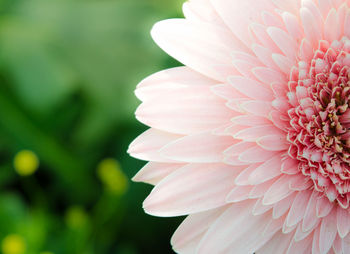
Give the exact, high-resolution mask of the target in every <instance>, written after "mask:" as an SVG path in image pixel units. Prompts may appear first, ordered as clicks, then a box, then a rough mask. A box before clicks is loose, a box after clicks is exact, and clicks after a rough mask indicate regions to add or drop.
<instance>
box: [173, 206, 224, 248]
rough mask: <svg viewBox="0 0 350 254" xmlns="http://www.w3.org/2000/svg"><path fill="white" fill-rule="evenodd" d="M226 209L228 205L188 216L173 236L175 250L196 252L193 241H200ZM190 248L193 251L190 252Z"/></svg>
mask: <svg viewBox="0 0 350 254" xmlns="http://www.w3.org/2000/svg"><path fill="white" fill-rule="evenodd" d="M226 209H227V206H224V207H220V208H217V209H213V210H210V211H206V212H202V213H197V214H191V215H189V216H187V218H186V219H185V220H184V221H183V222H182V223H181V225H180V226H179V227H178V228H177V230H176V231H175V233H174V235H173V236H172V238H171V245H172V246H173V248H174V250H175V251H177V252H181V253H193V252H195V248H196V245H194V244H193V242H197V243H199V241H200V239H201V238H202V237H203V235H204V233H205V232H206V231H207V230H208V229H209V227H210V225H212V224H213V223H214V222H215V220H216V219H217V218H218V217H219V216H220V215H221V214H222V213H223V212H224V211H225V210H226ZM193 245H194V247H193ZM189 250H192V251H191V252H190V251H189Z"/></svg>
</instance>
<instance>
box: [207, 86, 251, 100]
mask: <svg viewBox="0 0 350 254" xmlns="http://www.w3.org/2000/svg"><path fill="white" fill-rule="evenodd" d="M211 90H212V92H213V93H214V94H216V95H217V96H220V97H221V98H223V99H225V100H233V99H237V98H244V97H245V96H244V95H242V94H241V93H239V92H238V91H237V90H236V89H235V88H233V87H232V86H231V85H229V84H220V85H215V86H212V87H211Z"/></svg>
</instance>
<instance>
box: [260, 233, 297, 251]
mask: <svg viewBox="0 0 350 254" xmlns="http://www.w3.org/2000/svg"><path fill="white" fill-rule="evenodd" d="M292 237H293V234H292V233H290V234H283V233H282V232H277V233H276V234H275V235H274V236H273V237H272V239H270V241H268V242H267V243H266V244H265V245H264V246H263V247H262V248H260V249H259V250H258V251H256V254H272V253H285V252H286V251H287V248H288V247H289V244H290V242H291V240H292Z"/></svg>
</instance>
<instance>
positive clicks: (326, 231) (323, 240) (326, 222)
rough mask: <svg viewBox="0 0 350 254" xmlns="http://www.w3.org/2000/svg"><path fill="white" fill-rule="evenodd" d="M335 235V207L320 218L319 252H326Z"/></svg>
mask: <svg viewBox="0 0 350 254" xmlns="http://www.w3.org/2000/svg"><path fill="white" fill-rule="evenodd" d="M336 236H337V218H336V212H335V209H334V210H333V211H332V212H331V213H330V214H329V215H328V216H326V217H325V218H323V219H322V223H321V229H320V242H319V245H320V252H321V253H327V252H328V251H329V250H330V249H331V247H332V245H333V241H334V239H335V237H336Z"/></svg>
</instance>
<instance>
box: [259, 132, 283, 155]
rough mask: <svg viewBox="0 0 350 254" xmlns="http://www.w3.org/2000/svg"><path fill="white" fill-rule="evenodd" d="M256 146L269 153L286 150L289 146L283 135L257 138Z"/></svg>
mask: <svg viewBox="0 0 350 254" xmlns="http://www.w3.org/2000/svg"><path fill="white" fill-rule="evenodd" d="M256 142H257V144H258V145H259V146H261V147H262V148H264V149H266V150H269V151H283V150H287V149H288V147H289V145H288V144H287V142H286V137H285V136H284V135H268V136H263V137H261V138H259V139H258V140H257V141H256Z"/></svg>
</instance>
